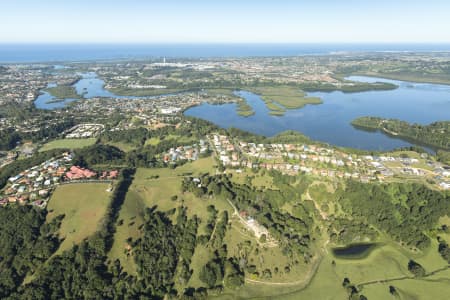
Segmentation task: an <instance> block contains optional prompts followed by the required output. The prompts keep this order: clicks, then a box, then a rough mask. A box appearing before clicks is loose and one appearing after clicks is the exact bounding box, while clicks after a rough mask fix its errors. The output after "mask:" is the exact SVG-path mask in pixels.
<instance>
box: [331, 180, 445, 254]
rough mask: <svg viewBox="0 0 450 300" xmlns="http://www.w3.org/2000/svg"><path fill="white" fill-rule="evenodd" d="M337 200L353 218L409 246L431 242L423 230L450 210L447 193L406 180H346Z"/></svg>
mask: <svg viewBox="0 0 450 300" xmlns="http://www.w3.org/2000/svg"><path fill="white" fill-rule="evenodd" d="M337 200H338V202H339V203H340V205H341V206H342V208H343V209H344V211H345V212H346V213H348V214H349V215H350V216H352V217H353V221H354V222H355V221H356V222H361V223H363V224H368V225H371V226H373V227H375V228H377V229H378V230H381V231H383V232H386V233H388V234H389V235H390V236H391V237H392V238H393V239H394V240H396V241H398V242H400V243H402V244H404V245H406V246H408V247H411V248H418V249H421V250H423V249H425V248H427V247H428V246H429V245H430V238H429V237H428V236H427V235H425V232H426V231H429V230H431V229H433V228H434V227H435V226H436V224H437V221H438V219H439V217H441V216H445V215H446V214H449V213H450V205H449V204H448V203H449V201H450V197H449V194H448V193H447V194H443V193H441V192H438V191H434V190H430V189H428V188H427V187H426V186H424V185H420V184H409V183H391V184H382V185H380V184H363V183H359V182H356V181H349V182H348V184H347V187H346V188H345V189H341V190H339V191H338V192H337Z"/></svg>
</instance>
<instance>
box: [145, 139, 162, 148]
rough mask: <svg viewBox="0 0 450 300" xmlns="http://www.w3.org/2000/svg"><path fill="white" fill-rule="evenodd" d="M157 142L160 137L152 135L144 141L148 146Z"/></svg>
mask: <svg viewBox="0 0 450 300" xmlns="http://www.w3.org/2000/svg"><path fill="white" fill-rule="evenodd" d="M159 142H160V139H159V138H157V137H152V138H149V139H148V140H146V141H145V146H148V145H150V146H156V145H158V144H159Z"/></svg>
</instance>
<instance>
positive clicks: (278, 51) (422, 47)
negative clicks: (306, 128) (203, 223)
mask: <svg viewBox="0 0 450 300" xmlns="http://www.w3.org/2000/svg"><path fill="white" fill-rule="evenodd" d="M430 51H433V52H450V44H0V63H28V62H30V63H37V62H64V61H95V60H120V59H146V58H149V59H150V58H162V57H166V58H175V57H176V58H211V57H251V56H300V55H324V54H333V53H345V52H430Z"/></svg>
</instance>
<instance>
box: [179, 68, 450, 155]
mask: <svg viewBox="0 0 450 300" xmlns="http://www.w3.org/2000/svg"><path fill="white" fill-rule="evenodd" d="M347 79H349V80H354V81H363V82H376V81H378V82H391V83H394V84H396V85H398V88H397V89H395V90H389V91H369V92H361V93H342V92H331V93H324V92H315V93H309V94H308V95H309V96H316V97H320V98H321V99H322V101H323V104H318V105H306V106H305V107H303V108H300V109H293V110H288V111H286V113H285V115H283V116H273V115H270V114H269V110H268V109H267V108H266V106H265V104H264V102H263V101H262V99H261V98H260V97H259V96H258V95H256V94H253V93H250V92H247V91H239V92H237V94H238V95H240V96H242V97H244V98H245V99H246V100H247V102H248V103H249V105H250V106H252V108H253V110H254V111H255V114H254V115H253V116H250V117H242V116H239V115H238V114H237V113H236V104H222V105H211V104H208V103H203V104H202V105H200V106H196V107H192V108H190V109H188V110H187V111H185V115H188V116H194V117H198V118H202V119H205V120H209V121H211V122H213V123H215V124H217V125H218V126H220V127H223V128H230V127H236V128H239V129H242V130H246V131H250V132H253V133H256V134H261V135H265V136H273V135H276V134H278V133H280V132H283V131H286V130H297V131H299V132H301V133H303V134H305V135H306V136H308V137H310V138H311V139H313V140H318V141H322V142H325V143H329V144H333V145H337V146H343V147H352V148H358V149H364V150H380V151H385V150H391V149H394V148H398V147H408V146H412V145H413V144H412V143H410V142H407V141H404V140H401V139H399V138H393V137H389V136H387V135H385V134H383V133H381V132H367V131H363V130H359V129H356V128H354V127H353V126H352V125H351V124H350V122H351V121H352V120H353V119H355V118H357V117H361V116H377V117H384V118H396V119H400V120H404V121H408V122H412V123H420V124H429V123H432V122H435V121H444V120H450V86H447V85H438V84H425V83H412V82H404V81H398V80H388V79H383V78H372V77H365V76H351V77H349V78H347Z"/></svg>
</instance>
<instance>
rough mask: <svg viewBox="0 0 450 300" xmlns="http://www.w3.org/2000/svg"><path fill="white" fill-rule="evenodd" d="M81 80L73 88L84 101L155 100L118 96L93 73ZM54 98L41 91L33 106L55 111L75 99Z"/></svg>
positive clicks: (87, 74) (86, 74)
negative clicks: (93, 99)
mask: <svg viewBox="0 0 450 300" xmlns="http://www.w3.org/2000/svg"><path fill="white" fill-rule="evenodd" d="M81 76H82V78H81V79H80V80H78V81H77V82H76V83H75V84H74V85H73V86H74V87H75V90H76V91H77V94H78V95H80V96H81V97H82V98H84V99H90V98H94V97H105V98H115V99H139V98H148V99H150V98H155V97H153V96H152V97H138V96H120V95H116V94H114V93H112V92H110V91H108V90H106V89H105V82H104V81H103V80H102V79H100V78H98V76H97V74H96V73H95V72H88V73H83V74H81ZM53 86H55V84H49V86H48V87H53ZM55 99H56V98H55V97H53V96H52V95H50V94H49V93H48V92H45V91H41V94H40V95H39V96H38V97H37V98H36V100H35V101H34V105H35V106H36V107H37V108H40V109H57V108H64V107H65V106H67V104H69V103H70V102H73V101H75V100H77V99H61V100H62V101H57V102H56V101H55Z"/></svg>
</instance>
